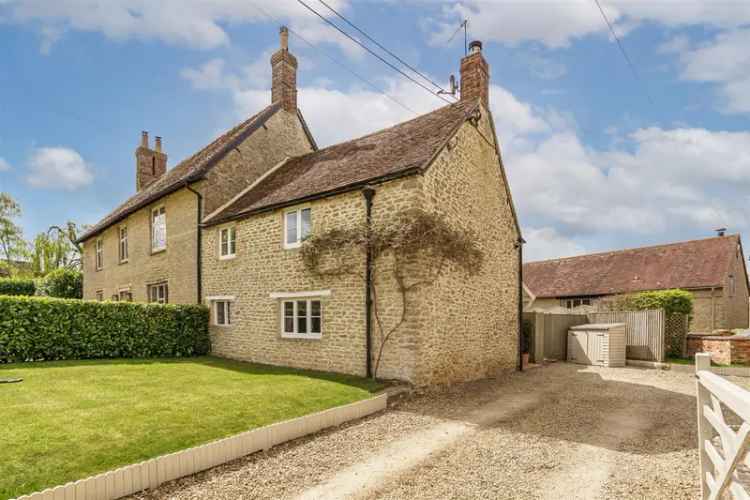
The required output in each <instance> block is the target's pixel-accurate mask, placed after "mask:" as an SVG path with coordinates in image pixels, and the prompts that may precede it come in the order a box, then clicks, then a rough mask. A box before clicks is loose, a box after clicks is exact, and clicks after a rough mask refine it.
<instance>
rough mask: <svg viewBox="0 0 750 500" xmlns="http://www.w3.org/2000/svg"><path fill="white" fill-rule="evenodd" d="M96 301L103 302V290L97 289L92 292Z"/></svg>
mask: <svg viewBox="0 0 750 500" xmlns="http://www.w3.org/2000/svg"><path fill="white" fill-rule="evenodd" d="M94 296H95V297H96V301H97V302H104V290H97V291H96V292H94Z"/></svg>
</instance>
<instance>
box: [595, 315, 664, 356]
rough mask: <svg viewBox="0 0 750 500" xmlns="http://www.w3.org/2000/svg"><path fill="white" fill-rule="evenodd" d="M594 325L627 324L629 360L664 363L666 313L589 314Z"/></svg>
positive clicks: (627, 354)
mask: <svg viewBox="0 0 750 500" xmlns="http://www.w3.org/2000/svg"><path fill="white" fill-rule="evenodd" d="M588 317H589V320H590V321H591V322H592V323H625V325H626V326H625V338H626V342H627V352H626V356H627V358H628V359H640V360H645V361H658V362H663V361H664V311H663V310H661V309H653V310H648V311H608V312H596V313H589V315H588Z"/></svg>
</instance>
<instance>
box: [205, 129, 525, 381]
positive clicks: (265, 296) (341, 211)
mask: <svg viewBox="0 0 750 500" xmlns="http://www.w3.org/2000/svg"><path fill="white" fill-rule="evenodd" d="M480 130H481V132H482V134H484V136H485V138H487V139H488V140H492V134H491V130H490V128H489V121H488V117H487V116H484V117H483V118H482V121H481V124H480ZM307 206H309V207H310V208H311V209H312V224H313V232H321V231H325V230H326V229H329V228H334V227H346V226H347V225H350V224H356V223H360V222H363V221H364V220H365V204H364V199H363V196H362V194H361V193H360V192H352V193H347V194H342V195H338V196H335V197H331V198H326V199H322V200H317V201H313V202H311V203H309V204H308V205H307ZM411 208H422V209H425V210H431V211H437V212H439V213H441V214H443V215H444V217H445V219H446V220H447V221H448V222H449V223H450V224H454V225H457V226H461V227H468V228H472V229H474V230H475V231H476V233H477V235H478V236H479V239H480V241H479V243H480V246H481V248H482V249H483V250H484V252H485V265H484V268H483V269H482V271H481V273H480V274H479V275H478V276H475V277H470V278H466V277H465V276H464V275H463V274H462V273H458V272H455V271H453V270H449V271H448V273H447V274H446V275H445V276H444V277H443V278H442V279H441V280H440V282H439V283H436V284H435V285H433V286H432V287H429V288H426V289H423V290H422V291H420V292H415V293H413V294H409V296H408V298H407V300H408V302H407V304H408V309H409V314H408V316H407V318H408V319H407V321H406V323H405V324H403V325H402V326H401V328H400V329H399V330H398V332H397V333H396V334H394V336H393V337H392V339H391V340H390V341H389V342H388V344H386V349H385V351H384V355H383V358H382V364H381V367H380V370H379V373H378V375H379V376H380V377H382V378H398V379H403V380H408V381H411V382H413V383H416V384H419V385H422V384H432V383H443V382H454V381H460V380H471V379H476V378H480V377H485V376H487V375H488V374H492V373H495V372H497V371H498V370H502V369H513V368H515V366H516V346H517V342H518V337H517V332H518V317H517V314H518V302H517V301H518V281H517V280H518V262H517V253H516V251H515V249H514V248H513V244H514V242H515V241H516V239H517V234H516V232H515V227H514V226H513V220H512V215H511V211H510V205H509V200H508V199H507V195H506V192H505V188H504V184H503V178H502V175H501V173H500V170H499V167H498V159H497V157H496V155H495V152H494V148H493V147H492V146H491V144H488V143H487V142H485V139H483V138H482V136H481V135H479V133H478V131H477V130H476V129H475V128H474V127H473V126H472V125H470V124H465V125H464V126H463V127H462V128H461V130H460V131H459V132H458V135H457V138H456V139H455V140H454V141H452V145H451V147H450V148H448V149H445V150H444V151H443V152H442V153H441V154H440V155H439V157H438V158H437V159H436V161H435V163H434V165H433V167H432V168H431V169H430V170H428V172H427V173H426V174H425V175H424V176H413V177H409V178H404V179H400V180H396V181H390V182H387V183H384V184H380V185H378V186H376V195H375V198H374V203H373V224H375V225H377V224H380V223H383V222H384V221H387V220H389V218H391V217H392V216H393V215H394V214H395V213H397V212H400V211H405V210H408V209H411ZM283 213H284V211H283V210H275V211H273V212H268V213H262V214H257V215H254V216H251V217H250V218H248V219H244V220H240V221H237V222H234V223H232V224H235V227H236V230H237V240H238V245H237V256H236V257H235V258H234V259H231V260H220V259H219V257H218V235H219V230H220V229H221V227H223V226H219V227H212V228H206V229H205V230H204V237H203V241H204V249H203V252H204V286H203V289H204V294H205V296H206V298H207V299H208V298H209V297H211V296H224V297H226V296H230V297H234V303H233V304H234V305H233V307H234V310H233V324H232V325H231V326H228V327H221V326H212V327H211V336H212V346H213V351H214V353H215V354H217V355H220V356H226V357H230V358H237V359H243V360H250V361H255V362H261V363H270V364H278V365H287V366H295V367H301V368H311V369H319V370H327V371H336V372H343V373H351V374H356V375H364V374H365V366H366V354H365V314H366V313H365V290H364V282H363V280H362V279H361V277H359V276H344V277H335V278H325V279H323V278H317V277H314V276H312V275H310V274H309V273H308V272H307V271H306V270H305V269H304V267H303V264H302V262H301V259H300V256H299V251H298V250H285V249H284V248H283V244H282V242H283V239H282V238H283V234H282V233H283ZM351 258H352V259H356V260H353V261H352V264H353V269H354V271H355V272H357V273H359V275H360V276H361V275H362V273H363V271H364V257H363V256H362V255H359V254H356V253H354V254H353V255H352V256H351ZM420 264H423V266H424V265H426V264H427V263H417V265H416V266H415V267H414V272H419V271H418V270H419V268H420ZM388 265H389V263H388V260H387V259H384V260H383V261H382V262H379V263H378V264H377V266H378V273H377V275H376V276H375V283H376V289H377V292H378V293H377V299H378V304H379V311H380V316H381V320H382V322H383V324H384V325H385V329H386V330H388V328H389V326H392V325H393V324H394V323H395V322H396V321H398V319H399V317H400V310H401V294H400V293H399V292H398V290H397V288H396V283H395V282H394V280H393V279H392V277H391V274H390V273H389V272H388V271H389V268H388ZM316 290H325V291H330V295H329V296H327V297H324V298H322V301H323V333H322V337H321V338H320V339H316V340H313V339H287V338H282V336H281V334H280V331H281V325H280V304H279V299H273V298H271V297H270V295H271V294H272V293H274V292H295V293H297V292H309V291H316ZM378 332H379V331H378V329H377V327H376V326H375V325H374V326H373V337H374V347H375V350H377V347H378V346H379V345H380V342H379V333H378Z"/></svg>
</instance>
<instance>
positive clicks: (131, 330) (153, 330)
mask: <svg viewBox="0 0 750 500" xmlns="http://www.w3.org/2000/svg"><path fill="white" fill-rule="evenodd" d="M209 348H210V343H209V337H208V309H207V308H206V307H204V306H198V305H158V304H134V303H129V302H94V301H83V300H71V299H56V298H47V297H8V296H4V297H0V363H9V362H22V361H41V360H61V359H87V358H150V357H178V356H196V355H202V354H206V353H208V351H209Z"/></svg>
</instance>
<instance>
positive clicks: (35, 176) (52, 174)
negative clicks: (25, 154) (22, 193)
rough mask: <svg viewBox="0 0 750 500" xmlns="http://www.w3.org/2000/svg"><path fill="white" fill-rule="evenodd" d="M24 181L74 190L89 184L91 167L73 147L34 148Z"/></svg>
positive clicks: (40, 185)
mask: <svg viewBox="0 0 750 500" xmlns="http://www.w3.org/2000/svg"><path fill="white" fill-rule="evenodd" d="M28 167H29V174H28V176H27V177H26V181H27V182H28V183H29V184H30V185H31V186H33V187H36V188H45V189H60V190H65V191H75V190H76V189H79V188H82V187H84V186H87V185H89V184H91V183H92V182H93V180H94V174H93V172H92V171H91V167H90V166H89V165H88V164H87V163H86V162H85V161H84V160H83V158H81V155H79V154H78V152H76V151H75V150H74V149H70V148H65V147H44V148H36V149H35V150H34V152H33V153H32V155H31V157H30V158H29V162H28Z"/></svg>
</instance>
